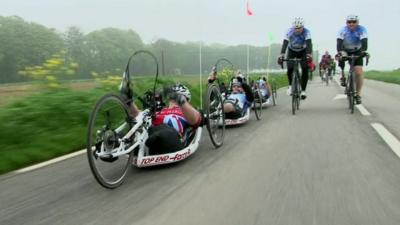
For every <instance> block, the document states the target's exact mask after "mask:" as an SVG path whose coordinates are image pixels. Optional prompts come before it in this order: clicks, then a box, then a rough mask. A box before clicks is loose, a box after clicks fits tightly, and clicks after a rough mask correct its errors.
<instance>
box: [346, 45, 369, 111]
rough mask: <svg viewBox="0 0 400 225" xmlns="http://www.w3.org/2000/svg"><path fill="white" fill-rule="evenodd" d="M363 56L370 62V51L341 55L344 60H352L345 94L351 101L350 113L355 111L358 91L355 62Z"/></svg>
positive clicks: (349, 101)
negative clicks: (361, 53)
mask: <svg viewBox="0 0 400 225" xmlns="http://www.w3.org/2000/svg"><path fill="white" fill-rule="evenodd" d="M360 57H361V58H363V57H366V63H365V64H366V65H368V63H369V57H370V55H369V54H368V53H365V54H363V55H347V56H341V57H340V58H341V60H344V61H349V62H350V69H349V75H348V77H347V81H346V87H345V94H346V95H347V100H348V103H349V110H350V113H351V114H353V113H354V105H355V104H356V103H355V100H354V99H355V97H356V95H357V91H356V76H354V64H355V62H356V60H357V59H358V58H360Z"/></svg>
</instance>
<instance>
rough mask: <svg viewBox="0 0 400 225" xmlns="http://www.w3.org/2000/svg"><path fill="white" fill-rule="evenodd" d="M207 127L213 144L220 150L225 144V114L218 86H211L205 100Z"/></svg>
mask: <svg viewBox="0 0 400 225" xmlns="http://www.w3.org/2000/svg"><path fill="white" fill-rule="evenodd" d="M205 111H206V112H205V113H206V122H207V123H206V126H207V130H208V134H209V135H210V139H211V142H212V143H213V145H214V146H215V147H216V148H218V147H220V146H221V145H222V144H223V141H224V131H225V112H224V105H223V100H222V96H221V92H220V91H219V88H218V86H217V85H216V84H210V85H209V86H208V90H207V96H206V99H205Z"/></svg>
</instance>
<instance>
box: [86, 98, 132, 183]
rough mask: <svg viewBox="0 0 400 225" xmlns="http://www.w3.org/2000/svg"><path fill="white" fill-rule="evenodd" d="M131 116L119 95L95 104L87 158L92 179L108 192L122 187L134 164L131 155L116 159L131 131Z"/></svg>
mask: <svg viewBox="0 0 400 225" xmlns="http://www.w3.org/2000/svg"><path fill="white" fill-rule="evenodd" d="M128 112H129V110H128V106H127V105H126V104H125V103H124V102H123V100H122V99H121V98H120V97H119V96H118V95H115V94H106V95H104V96H103V97H101V98H100V99H99V100H98V101H97V102H96V105H95V107H94V109H93V110H92V112H91V114H90V117H89V124H88V131H87V140H86V141H87V142H86V151H87V157H88V161H89V165H90V169H91V171H92V173H93V176H94V177H95V179H96V180H97V181H98V183H99V184H100V185H102V186H103V187H105V188H110V189H112V188H116V187H118V186H120V185H121V184H122V183H123V182H124V180H125V177H126V174H127V171H128V168H129V165H130V164H131V162H132V156H133V154H132V152H131V153H128V154H124V155H119V156H114V155H115V153H116V152H117V151H118V149H119V147H120V145H121V144H122V141H121V139H122V137H124V136H125V134H126V133H127V132H128V131H129V130H130V129H131V122H130V121H131V120H130V117H129V113H128ZM125 142H126V140H125ZM124 144H127V143H124Z"/></svg>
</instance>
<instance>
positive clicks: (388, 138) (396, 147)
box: [371, 123, 400, 158]
mask: <svg viewBox="0 0 400 225" xmlns="http://www.w3.org/2000/svg"><path fill="white" fill-rule="evenodd" d="M371 126H372V127H373V128H374V129H375V130H376V132H378V134H379V135H380V136H381V137H382V139H383V140H384V141H385V142H386V144H388V145H389V147H390V148H391V149H392V151H393V152H394V153H395V154H396V155H397V156H398V157H399V158H400V141H399V140H398V139H397V138H396V137H395V136H394V135H393V134H391V133H390V132H389V131H388V130H387V129H386V128H385V127H384V126H383V125H382V124H380V123H371Z"/></svg>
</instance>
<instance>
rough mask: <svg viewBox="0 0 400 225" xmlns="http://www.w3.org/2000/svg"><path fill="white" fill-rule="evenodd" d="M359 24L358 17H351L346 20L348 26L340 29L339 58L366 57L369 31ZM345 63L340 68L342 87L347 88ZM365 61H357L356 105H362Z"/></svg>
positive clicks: (355, 69) (338, 40) (338, 37)
mask: <svg viewBox="0 0 400 225" xmlns="http://www.w3.org/2000/svg"><path fill="white" fill-rule="evenodd" d="M358 23H359V18H358V16H357V15H349V16H347V18H346V26H344V27H343V28H342V29H340V31H339V33H338V36H337V51H338V56H339V58H340V57H341V56H342V55H343V54H347V55H359V56H365V55H366V54H367V52H366V51H367V49H368V35H367V29H366V28H365V27H363V26H361V25H359V24H358ZM344 65H345V64H344V61H340V60H339V67H340V68H341V69H342V78H341V85H342V86H346V80H345V77H344V72H343V70H344ZM362 66H363V59H362V57H359V58H358V59H357V60H356V61H355V67H354V72H355V75H356V91H357V95H356V98H355V102H356V104H361V90H362V86H363V83H364V77H363V68H362Z"/></svg>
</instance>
